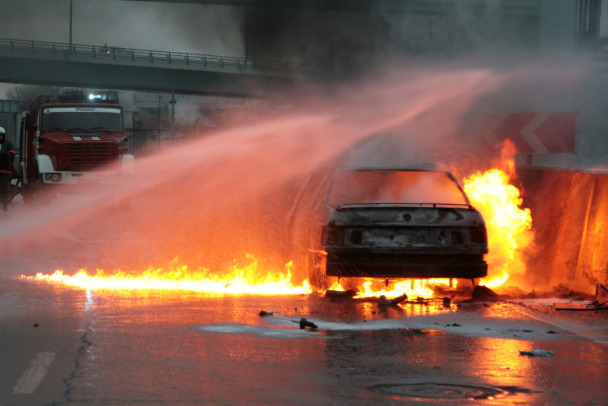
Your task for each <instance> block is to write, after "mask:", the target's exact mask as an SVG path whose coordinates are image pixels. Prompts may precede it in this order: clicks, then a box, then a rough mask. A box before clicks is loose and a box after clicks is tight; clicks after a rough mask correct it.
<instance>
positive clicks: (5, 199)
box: [0, 127, 15, 211]
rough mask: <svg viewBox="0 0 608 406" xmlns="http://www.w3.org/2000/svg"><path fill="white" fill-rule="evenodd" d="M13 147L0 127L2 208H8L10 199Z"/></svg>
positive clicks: (13, 157)
mask: <svg viewBox="0 0 608 406" xmlns="http://www.w3.org/2000/svg"><path fill="white" fill-rule="evenodd" d="M14 159H15V148H13V143H12V142H10V141H9V140H7V139H6V131H5V130H4V128H3V127H0V198H1V199H2V210H4V211H7V210H8V204H9V202H10V201H11V177H12V173H13V160H14Z"/></svg>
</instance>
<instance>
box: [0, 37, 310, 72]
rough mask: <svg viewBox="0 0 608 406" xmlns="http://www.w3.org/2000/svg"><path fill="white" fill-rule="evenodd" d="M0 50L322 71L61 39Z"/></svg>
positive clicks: (10, 42)
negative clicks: (85, 43)
mask: <svg viewBox="0 0 608 406" xmlns="http://www.w3.org/2000/svg"><path fill="white" fill-rule="evenodd" d="M0 51H10V52H14V53H18V54H38V55H42V56H44V55H48V56H71V57H74V58H85V59H86V58H88V59H98V60H116V61H121V62H125V63H128V62H147V63H162V64H171V65H176V66H180V65H181V66H192V67H200V68H201V69H204V68H236V69H242V70H243V69H251V70H255V71H276V72H285V73H289V72H291V73H305V72H314V71H321V70H322V69H319V68H318V67H315V66H313V65H307V64H299V63H290V62H283V61H276V60H268V59H257V58H240V57H233V56H220V55H207V54H194V53H187V52H170V51H154V50H146V49H136V48H123V47H114V46H108V45H103V46H97V45H83V44H71V45H70V44H67V43H61V42H45V41H29V40H19V39H10V38H0Z"/></svg>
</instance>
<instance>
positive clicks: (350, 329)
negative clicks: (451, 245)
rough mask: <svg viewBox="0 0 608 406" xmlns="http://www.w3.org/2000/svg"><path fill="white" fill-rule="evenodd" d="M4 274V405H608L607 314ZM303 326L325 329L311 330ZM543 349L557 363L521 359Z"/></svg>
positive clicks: (0, 377) (0, 337) (0, 373)
mask: <svg viewBox="0 0 608 406" xmlns="http://www.w3.org/2000/svg"><path fill="white" fill-rule="evenodd" d="M1 279H2V280H1V281H2V283H1V284H0V305H1V306H0V309H1V310H0V325H1V327H2V328H1V330H0V348H1V350H0V354H1V357H2V358H1V359H2V364H1V365H2V367H1V368H0V405H2V406H7V405H15V406H22V405H28V406H29V405H159V404H162V405H200V404H233V405H255V404H264V405H266V404H274V405H367V404H374V405H403V404H423V405H428V404H446V405H447V404H449V405H453V404H463V405H464V404H483V405H495V404H496V405H498V404H501V405H502V404H535V405H561V404H563V405H605V404H606V398H607V396H608V344H607V341H608V340H606V338H607V337H608V336H607V335H606V332H607V331H606V324H607V323H606V320H607V318H606V316H605V315H604V314H603V313H600V312H597V314H596V315H589V314H586V315H585V316H584V317H582V319H583V320H584V321H585V323H582V324H581V323H578V322H576V320H577V319H581V317H577V316H573V315H572V314H570V315H568V316H567V317H566V318H564V317H563V316H561V315H558V316H556V315H555V314H548V312H542V311H538V310H535V309H534V307H535V306H529V305H526V306H524V305H522V304H521V303H516V302H512V303H485V304H484V303H477V304H462V305H456V304H452V305H451V306H449V307H447V308H446V307H444V306H443V305H442V303H440V302H439V301H438V302H433V303H431V304H430V305H428V306H425V305H417V304H407V305H403V306H401V307H395V308H387V309H381V308H379V307H378V305H377V304H376V303H373V302H353V301H330V300H328V299H326V298H323V297H320V296H316V295H306V296H275V297H264V296H223V295H206V294H201V293H193V292H176V291H147V292H132V291H131V292H120V291H87V290H82V289H76V288H68V287H64V286H57V285H50V284H39V283H32V282H25V281H21V280H18V278H16V277H14V276H11V277H6V276H4V277H2V278H1ZM536 307H537V308H540V307H539V306H536ZM261 310H273V311H276V312H279V313H275V314H274V315H272V316H267V317H260V315H259V312H260V311H261ZM604 312H608V311H604ZM303 317H304V318H306V319H307V320H308V321H311V322H314V323H315V324H316V325H317V326H318V329H317V330H316V331H315V330H311V329H309V328H307V329H304V330H303V329H300V326H299V321H300V319H301V318H303ZM598 318H599V321H600V323H598ZM534 348H539V349H543V350H547V351H553V354H554V355H553V356H547V357H539V356H525V355H520V351H528V350H531V349H534Z"/></svg>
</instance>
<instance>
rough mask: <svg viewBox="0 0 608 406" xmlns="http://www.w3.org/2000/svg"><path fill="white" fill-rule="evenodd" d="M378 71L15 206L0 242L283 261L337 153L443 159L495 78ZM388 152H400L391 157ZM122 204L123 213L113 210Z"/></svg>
mask: <svg viewBox="0 0 608 406" xmlns="http://www.w3.org/2000/svg"><path fill="white" fill-rule="evenodd" d="M385 79H386V81H381V82H379V83H374V84H368V85H367V86H363V87H358V88H356V89H344V90H343V91H341V92H337V93H336V94H335V95H334V96H333V97H313V98H305V99H302V100H294V99H293V98H291V99H290V100H291V101H292V106H293V108H292V109H291V110H290V111H289V112H286V113H285V114H281V115H274V116H268V117H264V118H262V119H260V120H259V121H258V122H257V123H256V124H254V125H248V126H242V127H235V128H231V129H228V130H217V131H216V132H215V133H214V134H212V135H209V136H205V137H201V138H199V139H194V140H192V141H189V142H187V143H185V144H183V145H178V146H174V147H164V148H162V149H161V150H160V151H159V152H158V153H157V154H154V155H150V156H147V157H144V158H141V159H138V160H137V164H136V172H135V174H134V175H132V176H131V177H129V178H125V179H123V180H122V181H118V182H117V181H111V182H108V184H106V185H103V184H102V185H98V184H95V185H91V186H83V187H78V188H75V189H73V190H70V191H69V193H70V194H69V195H64V194H63V192H62V193H60V195H59V197H58V198H57V199H55V200H53V201H52V202H51V203H50V204H48V205H45V206H39V207H32V208H27V207H26V208H19V207H17V208H16V209H15V210H14V212H13V213H12V214H11V218H9V219H6V218H5V219H4V222H3V227H2V229H1V230H0V239H2V245H3V247H4V249H6V250H8V251H9V252H12V253H13V255H22V256H23V257H24V258H27V257H29V258H30V259H32V258H34V257H36V256H40V257H39V259H40V260H41V261H42V262H47V263H48V267H49V268H53V269H54V268H62V269H64V270H66V271H75V270H77V269H79V268H83V267H85V268H87V269H91V270H92V269H95V268H103V269H105V270H106V271H111V270H114V269H117V268H121V269H123V270H125V271H132V272H140V271H141V270H142V269H145V268H147V267H149V266H152V267H163V266H165V265H166V264H167V263H169V262H170V261H171V260H173V259H174V258H176V257H177V258H178V262H179V263H183V264H187V265H189V266H190V267H191V268H194V269H197V268H200V267H205V268H210V269H212V270H214V271H215V272H220V273H221V272H223V271H224V270H226V269H230V267H231V266H232V264H233V262H234V261H235V260H240V259H243V258H245V256H246V254H252V255H254V257H256V258H258V259H259V260H260V262H261V263H262V264H265V265H268V266H274V267H279V269H282V268H283V267H284V265H285V264H286V263H287V261H289V260H290V259H291V258H290V257H289V255H290V248H291V244H292V242H291V241H290V238H291V237H292V236H291V235H289V224H290V221H292V219H291V217H290V216H291V215H292V214H293V213H294V212H297V209H296V208H294V205H296V203H297V201H298V199H297V197H298V196H299V195H300V194H301V193H302V187H303V185H304V182H305V180H306V179H308V177H309V176H310V175H311V174H314V173H317V172H318V171H320V170H322V169H323V168H326V167H328V166H329V167H335V165H337V164H338V163H339V162H345V161H347V162H348V164H349V165H367V164H369V163H373V162H375V163H376V164H379V163H383V162H384V164H385V166H386V164H387V162H386V161H385V160H384V158H385V157H384V154H383V153H382V149H377V148H375V147H374V146H373V145H374V144H376V142H375V140H376V139H381V138H383V137H387V139H390V140H391V142H393V146H394V149H393V150H391V151H392V152H393V153H394V154H395V155H394V159H395V161H394V162H393V164H394V165H396V166H399V167H408V166H410V165H413V164H414V163H417V162H419V161H420V160H421V159H422V160H425V161H430V162H432V161H436V160H437V159H444V157H445V154H446V153H447V152H448V151H447V150H448V149H450V148H449V146H450V145H457V144H459V143H460V141H459V139H458V134H457V133H456V132H455V130H456V129H457V128H458V126H459V121H460V120H461V118H462V117H463V115H465V113H466V112H467V111H468V109H469V108H471V107H472V106H473V105H474V103H475V102H476V100H478V99H479V97H480V96H481V95H483V94H485V93H487V92H492V91H495V90H496V88H497V87H499V86H500V85H501V83H502V82H503V80H504V79H503V78H502V77H501V76H500V75H496V74H495V73H493V72H491V71H487V70H459V71H458V70H448V71H441V70H435V71H433V72H428V71H425V72H423V71H419V72H409V73H407V74H405V75H397V74H393V75H391V76H390V77H386V78H385ZM404 95H407V97H404ZM439 122H441V123H443V124H439ZM433 129H434V130H435V131H433ZM370 140H371V144H367V142H366V141H370ZM370 145H372V146H371V147H370ZM440 145H443V146H444V147H443V148H439V146H440ZM359 148H361V149H362V150H365V152H364V153H362V152H361V151H359ZM396 149H398V150H400V151H406V152H409V153H406V154H403V155H401V158H400V159H398V156H399V154H397V153H396V152H394V151H395V150H396ZM472 155H474V151H473V150H469V151H467V153H466V156H472ZM466 156H457V154H456V155H452V156H451V159H453V160H458V159H466ZM65 193H67V191H65ZM125 201H130V208H129V209H124V208H120V206H117V203H120V202H125ZM41 237H42V238H41ZM275 269H276V268H275ZM50 270H51V269H43V270H41V269H36V270H35V271H44V272H49V271H50ZM32 271H33V270H32ZM300 277H303V276H302V275H300Z"/></svg>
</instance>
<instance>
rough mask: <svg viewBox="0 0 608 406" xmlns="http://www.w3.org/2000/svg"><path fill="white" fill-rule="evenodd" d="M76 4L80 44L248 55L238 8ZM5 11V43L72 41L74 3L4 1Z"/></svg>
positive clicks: (0, 26)
mask: <svg viewBox="0 0 608 406" xmlns="http://www.w3.org/2000/svg"><path fill="white" fill-rule="evenodd" d="M72 4H73V7H72V42H73V43H75V44H86V45H99V46H103V45H104V44H107V45H108V46H113V47H123V48H139V49H152V50H159V51H172V52H190V53H201V54H213V55H222V56H243V52H244V50H243V45H242V44H243V38H242V36H241V32H240V26H239V23H238V22H239V21H240V20H241V17H240V13H241V12H240V9H238V8H232V7H218V6H207V5H200V4H179V6H176V5H175V4H171V3H162V2H144V1H119V0H106V1H97V0H78V1H73V3H72ZM0 9H1V10H2V13H0V37H2V38H14V39H21V40H34V41H51V42H64V43H67V42H69V34H70V32H69V31H70V2H69V0H45V1H43V2H41V1H37V0H22V1H18V2H16V1H9V0H0ZM235 21H236V23H235Z"/></svg>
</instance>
